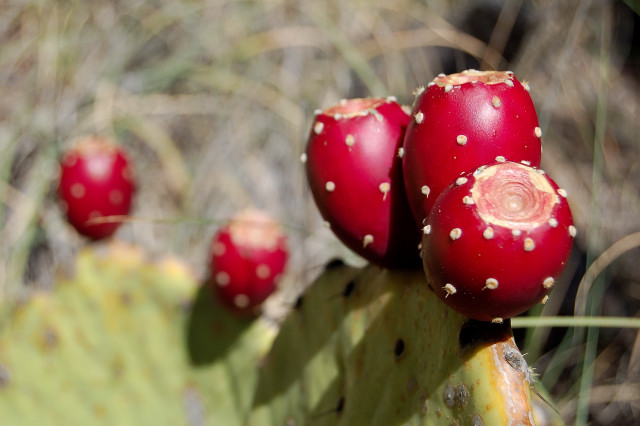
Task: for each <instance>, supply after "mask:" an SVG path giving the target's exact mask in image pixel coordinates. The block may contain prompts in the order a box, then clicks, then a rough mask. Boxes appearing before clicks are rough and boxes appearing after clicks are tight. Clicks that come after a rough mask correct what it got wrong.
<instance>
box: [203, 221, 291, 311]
mask: <svg viewBox="0 0 640 426" xmlns="http://www.w3.org/2000/svg"><path fill="white" fill-rule="evenodd" d="M288 257H289V252H288V249H287V239H286V236H285V234H284V233H283V231H282V229H281V227H280V225H279V224H278V222H276V220H275V219H273V218H272V217H271V216H270V215H269V214H267V213H265V212H262V211H258V210H245V211H243V212H240V213H238V214H237V215H235V216H234V217H233V218H232V219H231V220H230V221H229V223H228V224H227V225H225V226H223V227H222V228H220V229H219V230H218V231H217V232H216V234H215V235H214V237H213V240H212V242H211V261H210V268H211V281H212V284H213V287H214V289H215V292H216V294H217V295H218V297H219V299H220V300H221V301H222V303H223V304H224V305H225V306H227V307H228V308H229V309H230V310H232V311H234V312H236V313H238V314H242V315H246V314H249V315H251V314H255V313H256V311H257V307H259V306H260V304H262V302H264V300H265V299H266V298H267V297H269V295H271V293H273V292H274V291H275V289H276V285H277V283H278V281H279V280H280V277H281V276H282V273H283V271H284V268H285V266H286V263H287V259H288Z"/></svg>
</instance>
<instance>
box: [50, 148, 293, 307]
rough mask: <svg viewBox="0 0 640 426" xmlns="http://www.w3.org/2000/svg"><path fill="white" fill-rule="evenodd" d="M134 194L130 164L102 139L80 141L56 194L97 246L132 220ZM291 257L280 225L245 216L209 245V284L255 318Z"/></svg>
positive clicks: (69, 154) (64, 162)
mask: <svg viewBox="0 0 640 426" xmlns="http://www.w3.org/2000/svg"><path fill="white" fill-rule="evenodd" d="M135 189H136V183H135V178H134V173H133V170H132V165H131V161H130V159H129V158H128V156H127V154H126V153H125V151H124V150H123V148H122V147H120V146H118V145H116V144H115V143H114V142H112V141H109V140H107V139H104V138H98V137H91V138H87V139H82V140H80V141H79V142H78V144H77V145H76V146H74V147H72V148H71V149H69V150H68V151H66V152H65V153H64V154H63V156H62V159H61V163H60V177H59V184H58V194H59V196H60V202H61V205H62V207H63V209H64V210H65V212H66V215H67V219H68V221H69V223H70V224H71V225H72V226H73V227H74V228H75V229H76V230H77V231H78V233H80V234H81V235H84V236H86V237H88V238H91V239H93V240H99V239H103V238H107V237H110V236H111V235H113V234H114V233H115V231H116V230H117V229H118V227H119V226H120V225H121V224H122V222H123V220H124V219H125V218H126V216H127V215H128V214H129V212H130V210H131V205H132V199H133V196H134V192H135ZM287 257H288V251H287V244H286V238H285V235H284V233H283V231H282V229H281V228H280V226H279V225H278V223H277V222H276V221H275V220H274V219H273V218H271V217H270V216H269V215H268V214H266V213H264V212H261V211H257V210H256V211H254V210H247V211H243V212H241V213H239V214H238V215H236V216H235V217H234V218H232V219H231V220H230V221H229V222H228V223H227V224H226V225H225V226H223V227H221V228H220V229H219V230H218V231H217V233H216V234H215V235H214V237H213V241H212V243H211V260H210V270H211V278H212V279H211V281H212V284H213V287H214V289H215V291H216V294H217V295H218V296H219V298H220V300H221V301H222V302H223V304H224V305H225V306H227V307H229V308H230V309H231V310H233V311H235V312H238V313H241V314H253V313H255V312H256V308H257V307H258V306H259V305H260V304H261V303H262V302H263V301H264V300H265V299H266V298H267V296H269V295H270V294H271V293H272V292H273V291H274V290H275V287H276V283H277V281H278V280H279V278H280V275H281V274H282V272H283V270H284V268H285V265H286V262H287Z"/></svg>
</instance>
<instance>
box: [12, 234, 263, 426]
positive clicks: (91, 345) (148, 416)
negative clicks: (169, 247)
mask: <svg viewBox="0 0 640 426" xmlns="http://www.w3.org/2000/svg"><path fill="white" fill-rule="evenodd" d="M75 269H76V270H75V273H74V277H73V278H71V279H68V280H65V281H63V282H60V283H58V285H57V286H56V288H55V289H54V290H53V291H52V292H51V293H36V294H34V295H33V296H32V297H30V298H29V299H28V300H26V301H24V302H21V303H20V304H18V305H13V306H10V307H9V306H5V307H4V312H3V315H2V321H3V322H2V324H0V418H1V419H2V423H3V424H14V425H27V424H29V425H30V424H45V423H46V424H60V425H62V424H64V425H92V424H113V425H134V424H137V425H151V424H154V425H160V424H170V425H200V424H202V425H206V424H224V425H241V424H245V423H246V416H247V413H248V411H249V408H250V405H251V396H252V394H253V389H254V387H255V383H256V379H257V368H256V365H257V364H258V361H259V358H260V357H261V356H262V355H264V353H265V351H266V350H267V349H268V347H269V344H270V343H271V341H272V340H273V335H274V332H273V331H272V330H271V329H269V327H267V326H266V325H265V324H264V323H263V322H261V321H248V320H241V319H237V318H235V317H233V316H231V315H229V313H228V312H226V311H225V310H223V308H221V307H219V306H218V305H216V303H215V302H214V300H213V297H212V296H211V292H210V291H208V289H207V288H206V287H202V288H200V287H199V285H198V283H197V281H196V280H195V279H194V278H193V277H192V276H191V275H190V274H189V273H188V272H187V270H186V269H185V268H184V267H183V266H182V264H180V263H179V262H178V261H175V260H165V261H160V262H156V263H150V262H148V261H146V260H145V259H144V256H143V255H142V253H141V252H140V251H138V250H136V249H134V248H132V247H130V246H126V245H123V244H112V245H110V246H107V247H102V248H100V249H97V250H95V249H92V250H86V251H84V252H82V253H80V255H79V257H78V260H77V264H76V268H75Z"/></svg>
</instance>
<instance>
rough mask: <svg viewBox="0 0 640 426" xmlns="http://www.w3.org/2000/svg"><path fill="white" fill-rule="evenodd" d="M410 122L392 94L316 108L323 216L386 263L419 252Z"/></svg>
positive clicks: (310, 155) (312, 140)
mask: <svg viewBox="0 0 640 426" xmlns="http://www.w3.org/2000/svg"><path fill="white" fill-rule="evenodd" d="M408 122H409V114H408V112H407V111H406V110H405V109H403V108H402V107H401V106H400V105H399V104H398V103H397V102H396V101H395V99H394V98H392V97H391V98H386V99H385V98H367V99H351V100H343V101H341V102H340V103H339V104H337V105H334V106H332V107H331V108H328V109H326V110H324V111H318V112H316V117H315V121H314V123H313V126H312V128H311V132H310V134H309V139H308V144H307V151H306V154H305V156H306V168H307V178H308V181H309V186H310V188H311V193H312V194H313V197H314V199H315V201H316V204H317V206H318V208H319V210H320V213H321V215H322V217H323V218H324V219H325V221H326V222H327V224H328V225H329V226H330V227H331V230H332V231H333V232H334V233H335V234H336V236H337V237H338V238H339V239H340V240H341V241H342V242H343V243H344V244H345V245H346V246H347V247H349V248H350V249H351V250H353V251H354V252H356V253H358V254H359V255H361V256H362V257H364V258H365V259H367V260H369V261H370V262H373V263H375V264H378V265H380V266H383V267H401V266H408V265H412V264H416V263H417V261H418V259H419V257H418V249H417V246H418V243H419V239H420V235H419V232H416V229H415V226H414V225H413V220H412V216H411V211H410V210H409V206H408V203H407V199H406V193H405V190H404V183H403V178H402V170H401V165H402V164H401V159H400V156H401V155H402V151H401V149H400V148H401V145H402V140H403V136H404V131H405V128H406V125H407V123H408ZM418 264H419V263H418Z"/></svg>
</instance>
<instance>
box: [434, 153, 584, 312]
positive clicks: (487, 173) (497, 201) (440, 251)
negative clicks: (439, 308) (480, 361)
mask: <svg viewBox="0 0 640 426" xmlns="http://www.w3.org/2000/svg"><path fill="white" fill-rule="evenodd" d="M566 195H567V194H566V192H565V191H564V190H562V189H559V188H558V186H557V185H556V184H555V182H553V180H551V179H550V178H549V177H548V176H547V175H546V174H544V172H543V171H541V170H539V169H536V168H533V167H529V166H526V165H523V164H519V163H513V162H494V163H491V164H489V165H486V166H481V167H480V168H478V169H477V170H476V171H475V172H473V173H467V174H465V175H463V176H461V177H459V178H458V179H457V180H456V181H455V182H454V183H452V184H451V185H450V186H449V187H448V188H446V189H445V190H444V191H443V192H442V193H441V194H440V196H439V197H438V199H437V200H436V203H435V204H434V206H433V209H432V210H431V213H430V214H429V216H428V219H427V222H426V225H425V227H424V228H423V237H422V260H423V265H424V269H425V273H426V275H427V282H428V285H429V286H430V287H431V289H432V290H433V291H434V292H435V294H436V295H438V297H439V298H440V299H441V300H442V301H444V303H446V304H447V305H448V306H450V307H451V308H453V309H455V310H457V311H458V312H460V313H462V314H463V315H466V316H468V317H470V318H473V319H476V320H480V321H497V322H499V321H501V320H502V319H506V318H510V317H512V316H515V315H518V314H520V313H522V312H524V311H526V310H527V309H529V308H531V307H533V306H534V305H535V304H537V303H538V302H541V301H542V303H545V302H546V298H547V293H549V291H550V290H551V288H552V287H553V285H554V284H555V283H556V281H557V280H558V278H559V277H560V275H561V273H562V271H563V270H564V267H565V265H566V263H567V260H568V258H569V254H570V251H571V247H572V245H573V239H574V237H575V235H576V228H575V227H574V226H573V220H572V217H571V210H570V208H569V204H568V203H567V200H566Z"/></svg>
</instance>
